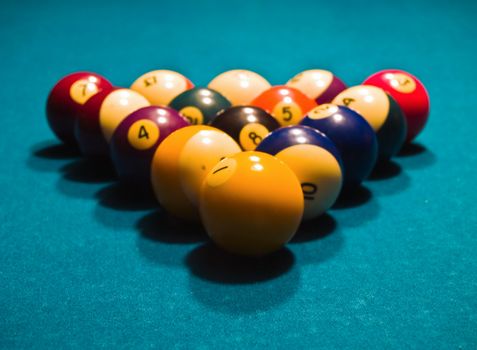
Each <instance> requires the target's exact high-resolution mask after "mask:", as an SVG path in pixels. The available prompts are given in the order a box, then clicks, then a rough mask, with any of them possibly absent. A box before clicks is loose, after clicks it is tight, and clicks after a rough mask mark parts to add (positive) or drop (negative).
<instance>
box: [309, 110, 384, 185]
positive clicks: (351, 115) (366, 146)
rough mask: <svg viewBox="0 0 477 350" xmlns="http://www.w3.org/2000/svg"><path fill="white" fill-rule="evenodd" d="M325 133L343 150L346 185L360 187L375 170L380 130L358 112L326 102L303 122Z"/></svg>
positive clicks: (344, 180)
mask: <svg viewBox="0 0 477 350" xmlns="http://www.w3.org/2000/svg"><path fill="white" fill-rule="evenodd" d="M300 124H301V125H305V126H309V127H312V128H314V129H316V130H319V131H321V132H322V133H324V134H325V135H326V136H328V138H329V139H330V140H331V141H333V143H334V145H335V146H336V148H337V149H338V151H339V154H340V156H341V160H342V165H343V187H344V188H353V187H357V186H358V185H359V184H360V183H361V182H362V181H363V180H364V179H365V178H367V177H368V176H369V174H371V171H372V170H373V168H374V165H375V164H376V160H377V157H378V141H377V139H376V133H375V132H374V130H373V128H372V127H371V126H370V125H369V123H368V122H367V121H366V120H365V119H364V118H363V117H362V116H361V115H359V114H358V113H356V112H355V111H353V110H352V109H349V108H348V107H344V106H337V105H333V104H329V103H326V104H322V105H320V106H318V107H316V108H315V109H313V110H311V111H310V112H309V113H308V114H307V115H306V116H305V118H303V120H302V121H301V122H300Z"/></svg>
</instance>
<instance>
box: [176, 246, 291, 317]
mask: <svg viewBox="0 0 477 350" xmlns="http://www.w3.org/2000/svg"><path fill="white" fill-rule="evenodd" d="M184 262H185V264H186V266H187V267H188V269H189V271H190V277H189V285H190V289H191V292H192V294H193V296H194V297H195V298H196V299H197V300H198V301H199V302H201V303H202V304H203V305H205V306H207V307H209V308H211V309H213V310H216V311H219V312H223V313H227V314H250V313H255V312H258V311H264V310H268V309H272V308H275V307H277V306H278V305H280V304H283V303H284V302H286V300H288V299H290V298H291V297H292V296H293V295H294V294H295V293H296V291H297V290H298V288H299V283H300V274H299V269H298V267H297V266H295V256H294V255H293V253H292V252H291V251H290V250H289V249H287V248H282V249H281V250H279V251H278V252H276V253H274V254H271V255H269V256H266V257H261V258H248V257H240V256H235V255H231V254H228V253H226V252H224V251H222V250H220V249H219V248H217V247H216V246H215V245H213V244H212V243H207V244H203V245H200V246H198V247H196V248H195V249H193V250H192V251H190V252H189V254H187V256H186V258H185V260H184Z"/></svg>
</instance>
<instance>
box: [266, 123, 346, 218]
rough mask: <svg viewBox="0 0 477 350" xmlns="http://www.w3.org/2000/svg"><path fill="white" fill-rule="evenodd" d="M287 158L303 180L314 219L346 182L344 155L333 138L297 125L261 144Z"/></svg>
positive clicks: (306, 215) (307, 207) (307, 215)
mask: <svg viewBox="0 0 477 350" xmlns="http://www.w3.org/2000/svg"><path fill="white" fill-rule="evenodd" d="M257 151H260V152H265V153H269V154H271V155H274V156H275V157H277V158H278V159H280V160H282V161H283V162H285V163H286V164H287V165H288V166H289V167H290V168H291V169H292V170H293V172H294V173H295V175H296V176H297V177H298V180H299V181H300V184H301V188H302V192H303V198H304V201H305V211H304V214H303V219H305V220H310V219H314V218H316V217H318V216H320V215H321V214H323V213H324V212H325V211H326V210H327V209H328V208H330V207H331V206H332V205H333V204H334V203H335V201H336V199H337V198H338V195H339V193H340V191H341V186H342V171H341V157H340V155H339V152H338V150H337V149H336V147H335V145H334V144H333V142H331V140H330V139H329V138H328V137H326V136H325V135H324V134H323V133H321V132H319V131H317V130H315V129H313V128H309V127H307V126H301V125H295V126H288V127H283V128H280V129H277V130H275V131H273V132H272V133H270V134H269V135H268V136H267V137H266V138H265V139H264V140H263V141H262V142H261V143H260V145H259V146H258V147H257Z"/></svg>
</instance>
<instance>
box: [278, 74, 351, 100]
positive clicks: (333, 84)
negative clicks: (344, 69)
mask: <svg viewBox="0 0 477 350" xmlns="http://www.w3.org/2000/svg"><path fill="white" fill-rule="evenodd" d="M286 85H287V86H290V87H292V88H295V89H298V90H300V91H301V92H302V93H304V94H305V95H306V96H308V97H309V98H311V99H312V100H315V101H316V103H318V104H322V103H328V102H331V101H332V100H333V99H334V98H335V97H336V96H337V95H338V94H339V93H340V92H341V91H343V90H345V89H346V87H347V86H346V85H345V83H343V81H342V80H341V79H340V78H338V77H337V76H336V75H334V74H333V73H332V72H330V71H327V70H323V69H310V70H306V71H303V72H301V73H298V74H297V75H295V76H294V77H293V78H291V79H290V80H289V81H288V82H287V84H286Z"/></svg>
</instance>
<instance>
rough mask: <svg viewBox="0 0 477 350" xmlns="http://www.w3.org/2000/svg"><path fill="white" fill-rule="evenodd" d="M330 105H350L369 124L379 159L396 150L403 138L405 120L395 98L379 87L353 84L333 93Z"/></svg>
mask: <svg viewBox="0 0 477 350" xmlns="http://www.w3.org/2000/svg"><path fill="white" fill-rule="evenodd" d="M333 104H337V105H341V106H346V107H349V108H351V109H352V110H354V111H356V112H357V113H359V114H360V115H361V116H362V117H363V118H364V119H366V121H367V122H368V123H369V124H370V125H371V127H372V128H373V130H374V132H375V133H376V136H377V139H378V159H379V160H388V159H389V158H391V157H392V156H394V155H395V154H396V153H398V152H399V150H400V149H401V147H402V145H403V143H404V140H405V138H406V129H407V127H406V119H405V118H404V115H403V114H402V111H401V108H399V106H398V104H397V103H396V101H394V99H393V98H392V97H391V96H389V95H388V94H387V93H386V92H384V90H383V89H380V88H377V87H375V86H370V85H357V86H353V87H350V88H348V89H346V90H344V91H342V92H341V93H340V94H339V95H338V96H336V97H335V98H334V100H333Z"/></svg>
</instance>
